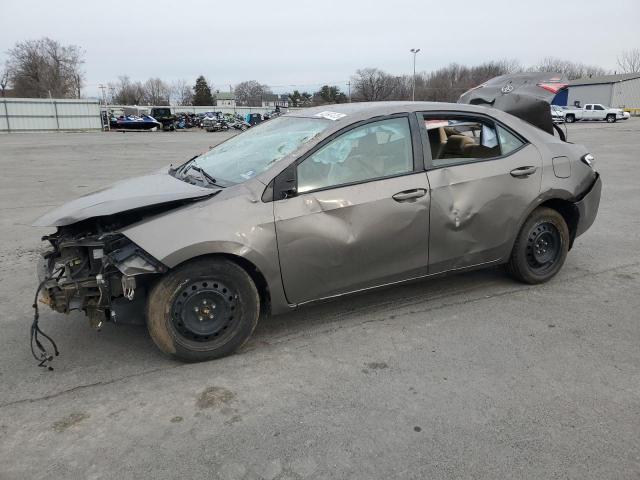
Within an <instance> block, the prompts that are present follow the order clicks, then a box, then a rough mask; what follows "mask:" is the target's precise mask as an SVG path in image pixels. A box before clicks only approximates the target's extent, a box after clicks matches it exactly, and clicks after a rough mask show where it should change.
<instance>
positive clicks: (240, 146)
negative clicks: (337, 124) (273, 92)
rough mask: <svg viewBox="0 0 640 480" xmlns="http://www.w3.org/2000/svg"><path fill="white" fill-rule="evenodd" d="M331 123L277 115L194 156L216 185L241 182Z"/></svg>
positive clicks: (257, 173)
mask: <svg viewBox="0 0 640 480" xmlns="http://www.w3.org/2000/svg"><path fill="white" fill-rule="evenodd" d="M330 125H331V121H329V120H326V119H322V118H317V119H316V118H297V117H279V118H275V119H273V120H269V121H268V122H265V123H263V124H261V125H259V126H257V127H252V128H251V129H250V130H247V131H246V132H244V133H242V134H240V135H238V136H236V137H233V138H230V139H229V140H227V141H226V142H224V143H221V144H220V145H218V146H216V147H214V148H212V149H211V150H209V151H208V152H207V153H205V154H203V155H202V156H200V157H198V159H197V162H198V166H199V167H200V168H202V169H204V170H205V171H206V172H207V174H209V175H210V176H211V177H213V178H215V179H216V183H218V184H220V185H223V186H224V185H230V184H235V183H241V182H244V181H246V180H249V179H250V178H252V177H254V176H256V175H259V174H260V173H262V172H264V171H266V170H267V169H269V168H270V167H271V166H272V165H273V164H274V163H275V162H277V161H278V160H281V159H282V158H284V157H285V156H286V155H288V154H290V153H291V152H293V151H295V150H297V149H298V148H299V147H300V146H302V145H303V144H304V143H306V142H308V141H309V140H311V139H312V138H313V137H315V136H316V135H318V134H319V133H320V132H322V131H323V130H325V129H326V128H328V127H329V126H330Z"/></svg>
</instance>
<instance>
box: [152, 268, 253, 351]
mask: <svg viewBox="0 0 640 480" xmlns="http://www.w3.org/2000/svg"><path fill="white" fill-rule="evenodd" d="M259 315H260V296H259V294H258V290H257V289H256V286H255V284H254V283H253V281H252V280H251V277H250V276H249V275H248V274H247V272H246V271H245V270H244V269H243V268H242V267H240V266H239V265H238V264H236V263H234V262H232V261H230V260H226V259H212V258H201V259H197V260H192V261H190V262H188V263H186V264H184V265H182V266H180V267H177V268H176V269H175V270H172V271H170V272H168V273H167V274H166V275H165V276H164V277H162V278H161V279H160V281H159V282H158V283H157V284H156V285H155V286H154V287H153V289H152V290H151V292H150V294H149V297H148V300H147V327H148V329H149V334H150V335H151V338H152V339H153V341H154V343H155V344H156V346H157V347H158V348H159V349H160V350H162V351H163V352H164V353H166V354H167V355H169V356H171V357H173V358H176V359H178V360H182V361H185V362H201V361H205V360H212V359H214V358H220V357H224V356H227V355H230V354H232V353H233V352H234V351H236V350H237V349H238V348H240V347H241V346H242V345H243V344H244V343H245V342H246V341H247V339H248V338H249V337H250V336H251V334H252V333H253V330H254V329H255V327H256V325H257V323H258V318H259Z"/></svg>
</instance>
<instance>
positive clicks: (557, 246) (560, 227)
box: [507, 207, 569, 284]
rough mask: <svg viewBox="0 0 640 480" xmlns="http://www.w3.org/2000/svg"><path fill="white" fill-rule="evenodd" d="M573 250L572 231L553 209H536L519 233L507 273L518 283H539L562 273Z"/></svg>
mask: <svg viewBox="0 0 640 480" xmlns="http://www.w3.org/2000/svg"><path fill="white" fill-rule="evenodd" d="M568 251H569V228H568V227H567V223H566V222H565V221H564V218H563V217H562V215H560V214H559V213H558V212H557V211H555V210H552V209H551V208H546V207H539V208H536V209H535V210H534V211H533V212H532V213H531V215H529V218H527V220H526V221H525V222H524V225H523V226H522V228H521V229H520V232H519V233H518V237H517V238H516V242H515V244H514V246H513V250H512V251H511V257H510V259H509V263H507V271H508V272H509V274H510V275H511V276H512V277H514V278H515V279H516V280H519V281H521V282H524V283H529V284H536V283H544V282H547V281H549V280H550V279H551V278H553V276H554V275H555V274H556V273H558V272H559V271H560V269H561V268H562V265H563V264H564V261H565V259H566V258H567V253H568Z"/></svg>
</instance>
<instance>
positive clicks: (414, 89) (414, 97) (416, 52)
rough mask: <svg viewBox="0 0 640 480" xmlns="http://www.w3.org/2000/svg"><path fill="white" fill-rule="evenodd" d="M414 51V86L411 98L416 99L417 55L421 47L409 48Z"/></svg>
mask: <svg viewBox="0 0 640 480" xmlns="http://www.w3.org/2000/svg"><path fill="white" fill-rule="evenodd" d="M409 51H410V52H411V53H413V88H412V89H411V100H412V101H414V102H415V101H416V55H417V54H418V52H419V51H420V49H419V48H412V49H411V50H409Z"/></svg>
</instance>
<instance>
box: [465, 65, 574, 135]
mask: <svg viewBox="0 0 640 480" xmlns="http://www.w3.org/2000/svg"><path fill="white" fill-rule="evenodd" d="M566 86H567V80H566V78H565V77H564V76H563V75H562V74H559V73H547V72H527V73H513V74H507V75H501V76H499V77H494V78H492V79H491V80H487V81H486V82H485V83H483V84H482V85H480V86H478V87H476V88H472V89H471V90H468V91H467V92H465V93H463V94H462V95H461V96H460V98H459V99H458V103H468V104H471V105H488V106H492V107H494V108H497V109H498V110H502V111H504V112H507V113H510V114H511V115H513V116H516V117H519V118H521V119H522V120H524V121H526V122H529V123H531V124H532V125H535V126H536V127H538V128H541V129H542V130H544V131H545V132H547V133H550V134H552V135H553V122H552V121H551V112H550V109H549V105H550V104H551V102H552V101H553V98H554V97H555V96H556V94H557V93H558V92H559V91H560V90H562V89H563V88H566Z"/></svg>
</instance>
